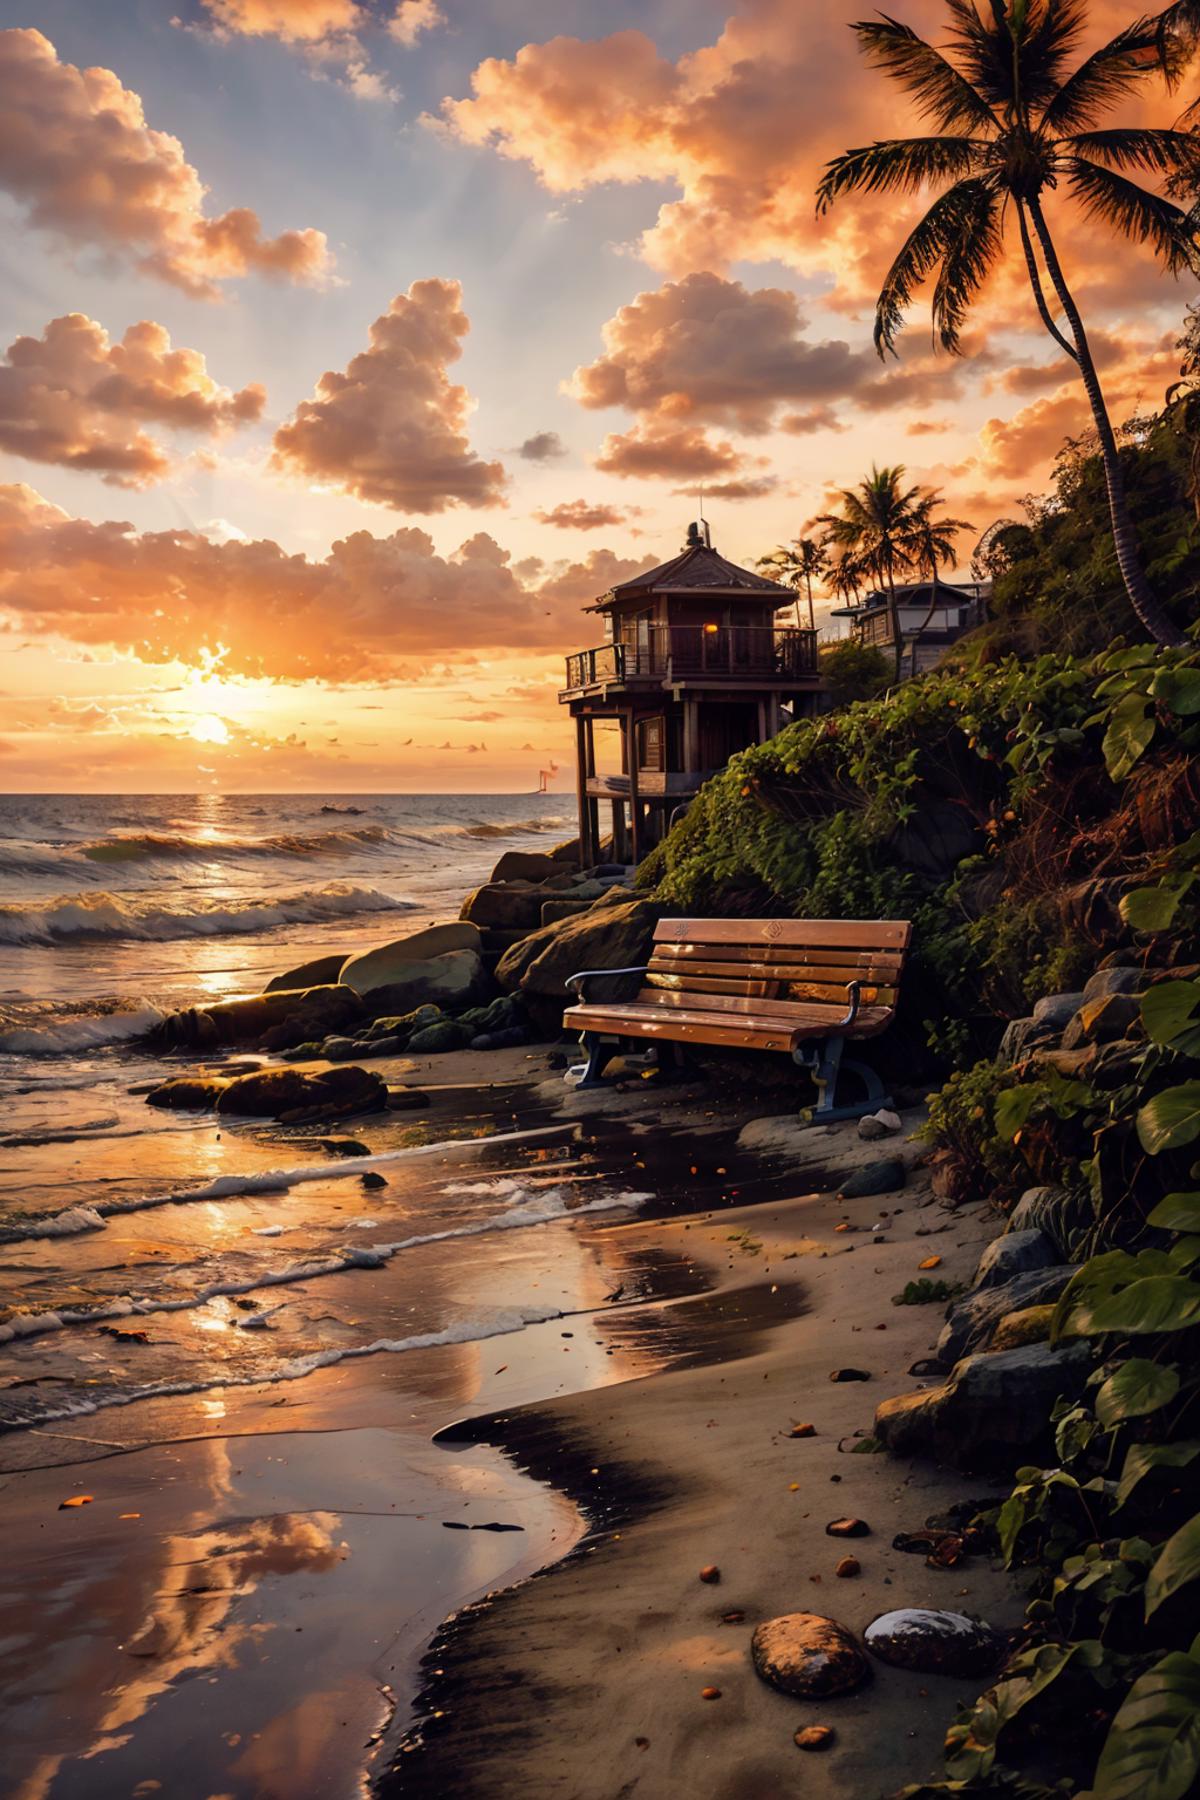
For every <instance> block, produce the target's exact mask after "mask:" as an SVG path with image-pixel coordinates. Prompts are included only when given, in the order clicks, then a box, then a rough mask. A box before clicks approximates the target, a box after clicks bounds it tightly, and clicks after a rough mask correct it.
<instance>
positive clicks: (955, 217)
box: [875, 176, 995, 356]
mask: <svg viewBox="0 0 1200 1800" xmlns="http://www.w3.org/2000/svg"><path fill="white" fill-rule="evenodd" d="M994 204H995V195H994V193H993V192H992V190H991V188H990V187H989V186H988V184H987V183H986V182H985V181H983V180H982V179H980V178H979V177H977V176H976V177H970V178H968V179H967V180H966V181H959V182H956V183H955V185H954V186H953V187H952V188H948V189H947V190H946V192H945V193H944V194H942V195H941V196H940V197H939V198H938V199H937V200H935V201H934V203H933V205H932V206H931V207H930V208H929V211H928V212H927V213H926V214H925V216H924V218H922V219H921V220H920V221H919V223H918V224H916V225H915V226H914V227H913V229H912V231H910V232H909V234H908V237H907V238H906V240H905V242H904V244H903V246H902V247H901V250H900V254H899V255H898V256H897V257H896V260H895V262H894V263H893V264H892V266H891V268H890V269H889V270H888V273H887V278H886V280H885V281H884V284H883V287H882V288H881V289H880V293H879V299H878V300H877V301H876V303H875V348H876V350H878V352H879V354H880V356H884V355H885V354H886V353H887V351H889V350H891V351H892V352H893V353H894V352H895V348H896V338H897V336H898V334H899V331H900V327H901V326H902V325H903V323H904V314H905V310H906V309H907V308H908V307H909V306H910V305H911V304H912V301H913V299H914V297H915V295H916V292H917V289H918V288H919V287H920V286H921V284H922V283H923V282H924V281H925V279H926V277H927V276H929V275H930V274H932V272H933V270H934V269H936V268H937V267H938V266H939V264H940V263H942V262H943V261H944V259H945V257H946V256H947V254H948V253H949V252H950V251H952V250H953V249H954V248H955V246H956V245H958V244H959V242H960V240H961V239H962V238H963V237H964V233H966V232H968V230H969V224H970V219H971V216H972V215H973V214H974V213H977V212H979V211H980V210H982V211H983V212H985V213H986V214H987V215H988V216H989V217H990V216H991V213H992V209H993V206H994ZM959 279H960V283H961V279H962V278H961V275H960V278H959ZM960 291H961V289H960Z"/></svg>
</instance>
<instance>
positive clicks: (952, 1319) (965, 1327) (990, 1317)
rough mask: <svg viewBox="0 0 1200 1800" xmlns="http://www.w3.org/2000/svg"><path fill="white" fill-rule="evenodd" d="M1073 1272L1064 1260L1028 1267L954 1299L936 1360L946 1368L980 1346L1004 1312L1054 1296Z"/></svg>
mask: <svg viewBox="0 0 1200 1800" xmlns="http://www.w3.org/2000/svg"><path fill="white" fill-rule="evenodd" d="M997 1241H998V1242H1003V1239H998V1240H997ZM1074 1273H1075V1270H1074V1268H1073V1267H1072V1266H1071V1265H1069V1264H1065V1263H1060V1264H1057V1265H1056V1266H1055V1267H1053V1268H1049V1269H1030V1270H1029V1271H1028V1273H1026V1274H1024V1275H1016V1276H1014V1277H1013V1279H1012V1280H1011V1281H1006V1282H1004V1283H1003V1285H1002V1286H1000V1287H987V1288H977V1289H976V1290H975V1291H974V1292H973V1293H970V1294H966V1295H964V1297H963V1298H962V1299H961V1300H956V1301H955V1302H954V1304H953V1305H952V1306H951V1307H950V1309H949V1311H948V1313H947V1315H946V1323H945V1325H944V1326H943V1327H942V1331H941V1335H940V1337H939V1338H938V1341H937V1354H938V1360H939V1362H941V1363H943V1364H944V1365H945V1366H946V1367H947V1368H949V1366H950V1365H951V1363H956V1362H957V1361H958V1360H959V1358H960V1357H963V1356H966V1355H967V1353H968V1352H969V1351H971V1350H979V1349H981V1348H982V1347H983V1346H984V1345H985V1344H987V1343H988V1341H989V1339H990V1338H991V1335H992V1332H993V1331H994V1330H995V1328H996V1326H997V1325H998V1324H999V1322H1000V1320H1001V1319H1002V1318H1003V1317H1004V1315H1005V1313H1010V1312H1018V1311H1019V1310H1020V1309H1021V1308H1022V1307H1025V1306H1038V1305H1041V1304H1042V1303H1043V1302H1045V1301H1048V1300H1057V1298H1058V1296H1059V1295H1060V1294H1061V1293H1062V1291H1063V1289H1064V1288H1065V1287H1066V1285H1067V1283H1068V1281H1070V1279H1071V1277H1072V1275H1073V1274H1074Z"/></svg>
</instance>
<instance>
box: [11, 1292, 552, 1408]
mask: <svg viewBox="0 0 1200 1800" xmlns="http://www.w3.org/2000/svg"><path fill="white" fill-rule="evenodd" d="M565 1317H566V1314H565V1313H564V1312H563V1311H562V1309H561V1308H560V1307H541V1306H510V1307H505V1308H502V1309H500V1310H498V1311H496V1312H492V1313H486V1314H480V1315H478V1316H476V1317H473V1318H469V1319H460V1320H459V1321H458V1323H457V1324H455V1325H448V1326H446V1327H445V1328H444V1330H442V1331H426V1332H421V1333H418V1334H417V1335H415V1336H413V1337H407V1338H375V1339H374V1340H373V1341H372V1342H371V1343H369V1344H347V1345H342V1346H340V1347H338V1348H336V1349H329V1350H314V1351H311V1352H310V1353H309V1354H308V1355H307V1356H298V1357H294V1358H293V1359H292V1360H291V1361H290V1362H286V1363H284V1364H283V1365H282V1366H281V1367H280V1368H278V1369H275V1370H273V1371H272V1372H271V1373H269V1374H263V1373H261V1372H260V1373H256V1374H247V1375H214V1376H212V1377H211V1378H210V1379H208V1380H199V1381H156V1382H150V1383H148V1384H147V1385H146V1386H144V1387H138V1388H128V1389H125V1390H116V1391H113V1392H111V1393H107V1394H93V1395H89V1396H88V1397H87V1398H84V1397H82V1396H76V1397H73V1398H71V1399H69V1400H64V1401H62V1402H61V1403H59V1404H55V1403H54V1402H51V1403H50V1404H49V1405H47V1404H46V1401H45V1397H44V1396H43V1395H39V1394H37V1393H36V1392H34V1391H32V1390H27V1392H26V1394H24V1395H22V1396H21V1397H20V1398H17V1399H14V1397H13V1396H12V1395H11V1393H10V1394H9V1395H6V1396H5V1397H4V1398H5V1404H6V1407H7V1416H6V1417H4V1418H3V1419H2V1420H0V1432H6V1431H22V1430H25V1429H27V1428H28V1427H29V1426H32V1425H43V1424H48V1423H50V1422H51V1421H52V1420H54V1419H75V1418H82V1417H86V1416H87V1415H88V1414H90V1413H96V1412H100V1411H102V1410H104V1409H105V1408H107V1407H112V1406H132V1405H133V1404H134V1403H135V1402H136V1401H139V1400H161V1399H166V1398H170V1397H173V1396H175V1395H180V1394H207V1393H211V1392H213V1391H214V1390H221V1389H225V1388H249V1387H270V1386H274V1385H275V1384H276V1383H279V1382H284V1381H303V1380H304V1378H305V1377H306V1376H308V1375H313V1374H315V1373H316V1371H317V1370H318V1369H327V1368H330V1367H331V1366H332V1365H333V1364H334V1363H340V1362H346V1361H349V1360H352V1359H354V1358H357V1357H361V1356H383V1355H392V1356H398V1355H403V1354H405V1353H406V1352H407V1351H410V1350H438V1349H441V1348H442V1346H443V1345H447V1344H474V1343H480V1342H482V1341H483V1339H485V1338H491V1337H506V1336H508V1335H510V1334H511V1333H512V1332H514V1331H523V1330H524V1329H525V1327H526V1326H527V1325H544V1324H545V1323H546V1322H547V1321H548V1320H550V1319H562V1318H565Z"/></svg>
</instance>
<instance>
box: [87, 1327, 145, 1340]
mask: <svg viewBox="0 0 1200 1800" xmlns="http://www.w3.org/2000/svg"><path fill="white" fill-rule="evenodd" d="M98 1329H99V1330H100V1331H102V1332H103V1333H104V1335H105V1337H110V1338H120V1339H121V1341H122V1342H123V1343H126V1344H148V1343H149V1342H150V1333H149V1332H148V1331H138V1330H136V1329H132V1328H126V1327H122V1326H120V1325H101V1326H100V1327H99V1328H98Z"/></svg>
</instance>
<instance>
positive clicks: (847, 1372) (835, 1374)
mask: <svg viewBox="0 0 1200 1800" xmlns="http://www.w3.org/2000/svg"><path fill="white" fill-rule="evenodd" d="M829 1379H830V1381H870V1379H871V1375H870V1371H869V1370H868V1369H834V1370H833V1371H832V1372H831V1374H830V1377H829Z"/></svg>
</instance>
